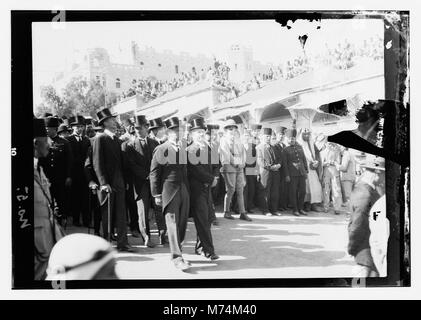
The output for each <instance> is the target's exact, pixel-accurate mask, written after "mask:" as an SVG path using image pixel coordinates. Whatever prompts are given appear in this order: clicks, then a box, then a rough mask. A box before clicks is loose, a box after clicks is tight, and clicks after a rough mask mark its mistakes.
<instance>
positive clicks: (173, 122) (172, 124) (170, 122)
mask: <svg viewBox="0 0 421 320" xmlns="http://www.w3.org/2000/svg"><path fill="white" fill-rule="evenodd" d="M165 126H166V127H167V128H168V129H173V128H177V127H179V126H180V120H179V119H178V118H177V117H172V118H169V119H167V120H165Z"/></svg>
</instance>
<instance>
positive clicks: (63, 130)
mask: <svg viewBox="0 0 421 320" xmlns="http://www.w3.org/2000/svg"><path fill="white" fill-rule="evenodd" d="M65 131H67V132H71V131H72V130H71V129H69V127H68V126H67V125H65V124H64V123H63V124H61V125H60V126H59V127H58V129H57V133H62V132H65Z"/></svg>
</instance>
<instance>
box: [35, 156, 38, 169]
mask: <svg viewBox="0 0 421 320" xmlns="http://www.w3.org/2000/svg"><path fill="white" fill-rule="evenodd" d="M36 167H38V158H35V157H34V168H36Z"/></svg>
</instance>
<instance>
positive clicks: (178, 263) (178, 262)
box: [173, 257, 191, 271]
mask: <svg viewBox="0 0 421 320" xmlns="http://www.w3.org/2000/svg"><path fill="white" fill-rule="evenodd" d="M173 262H174V266H175V267H176V268H177V269H179V270H182V271H186V270H188V269H190V267H191V264H189V263H186V261H184V259H183V258H182V257H178V258H175V259H174V260H173Z"/></svg>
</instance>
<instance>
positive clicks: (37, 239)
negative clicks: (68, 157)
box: [33, 118, 60, 280]
mask: <svg viewBox="0 0 421 320" xmlns="http://www.w3.org/2000/svg"><path fill="white" fill-rule="evenodd" d="M33 127H34V131H33V137H34V279H35V280H44V279H45V276H46V273H45V271H46V269H47V265H48V258H49V256H50V253H51V250H52V249H53V246H54V244H55V243H56V242H57V241H58V240H60V239H57V237H56V234H55V232H54V229H55V228H54V217H53V210H54V209H53V208H54V200H53V199H52V197H51V195H50V188H49V187H50V183H49V181H48V179H47V177H46V176H45V174H44V170H43V169H42V167H41V165H40V163H39V160H41V159H42V158H45V157H47V156H48V152H49V149H50V146H49V143H48V137H47V131H46V130H45V123H44V120H43V119H37V118H34V119H33Z"/></svg>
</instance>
